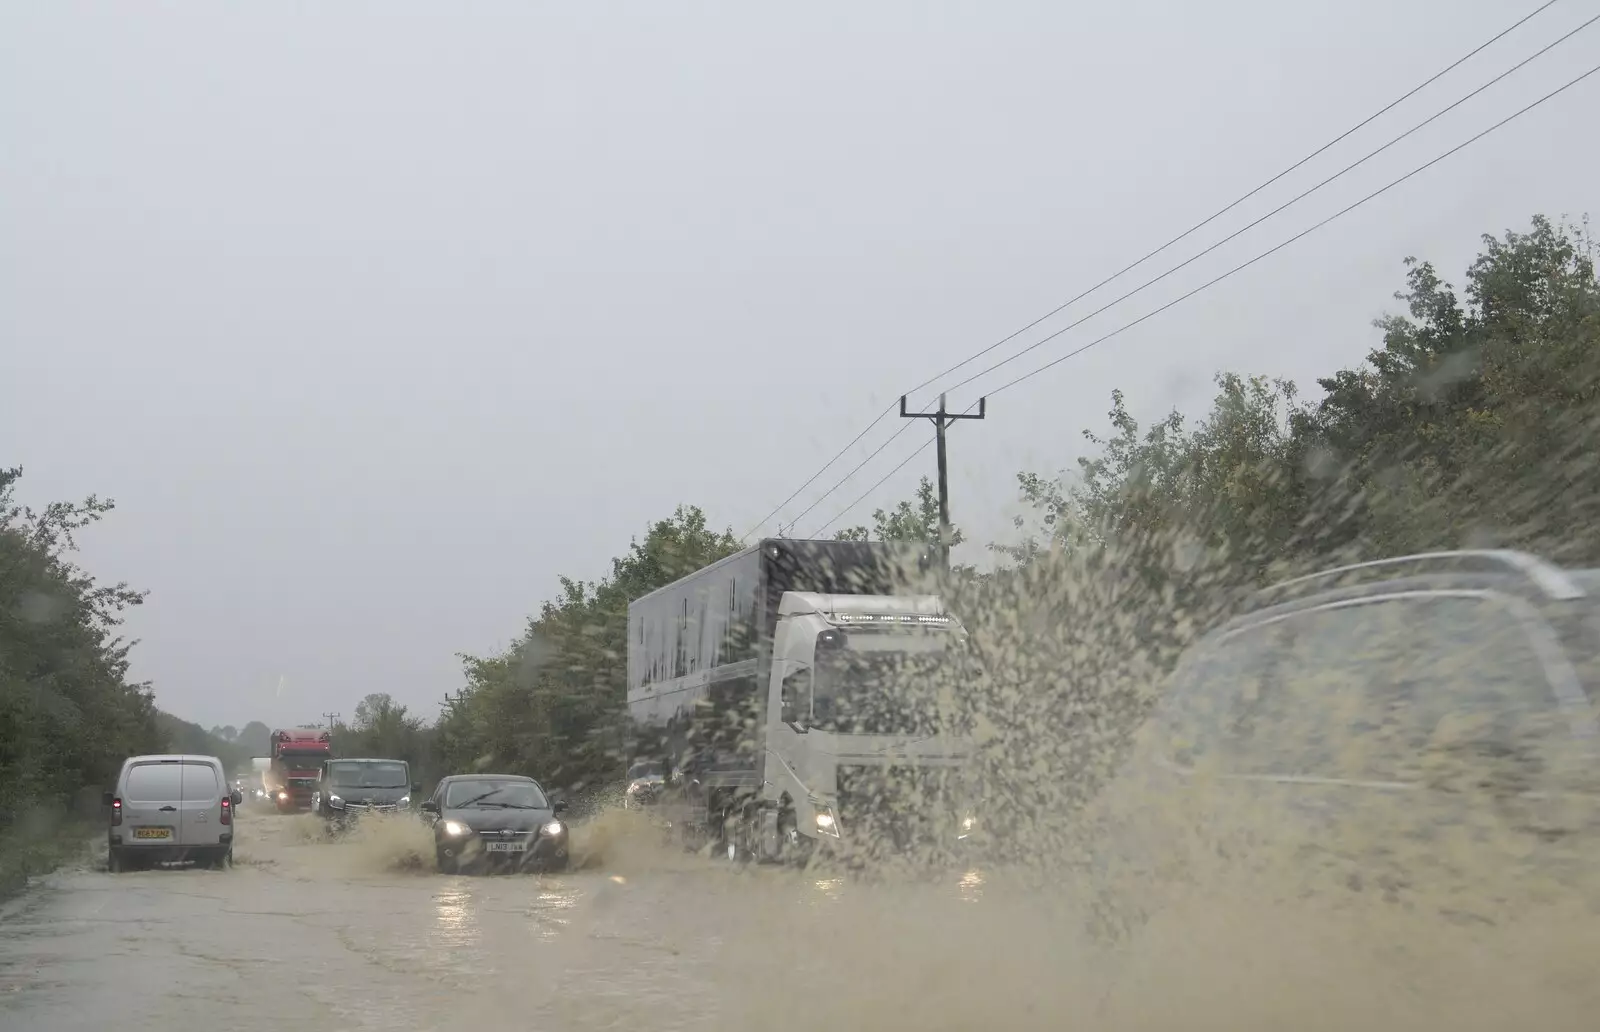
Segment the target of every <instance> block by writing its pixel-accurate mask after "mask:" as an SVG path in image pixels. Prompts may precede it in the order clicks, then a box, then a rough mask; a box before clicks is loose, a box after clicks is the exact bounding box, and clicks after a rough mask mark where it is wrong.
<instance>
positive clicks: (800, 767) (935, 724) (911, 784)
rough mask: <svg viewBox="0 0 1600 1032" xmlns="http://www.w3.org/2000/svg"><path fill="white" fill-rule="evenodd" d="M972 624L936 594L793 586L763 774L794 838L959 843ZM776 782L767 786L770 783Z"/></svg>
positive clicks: (784, 608) (777, 643)
mask: <svg viewBox="0 0 1600 1032" xmlns="http://www.w3.org/2000/svg"><path fill="white" fill-rule="evenodd" d="M965 637H966V635H965V631H964V630H963V629H962V627H961V625H960V624H959V623H958V622H957V621H956V620H955V619H954V618H953V617H952V616H950V615H949V614H948V613H946V612H945V610H944V606H943V603H942V602H941V600H940V599H939V598H938V597H937V596H934V595H912V596H887V595H825V594H819V593H815V592H786V593H784V595H783V597H782V599H781V601H780V603H779V617H778V627H777V632H776V634H775V635H774V640H773V653H772V655H773V661H772V675H771V683H770V686H769V700H768V706H767V714H768V720H769V722H768V733H767V743H768V749H769V755H771V756H772V757H773V758H774V759H775V760H776V761H777V762H776V763H775V764H773V765H772V766H771V767H769V770H768V782H769V784H770V785H772V786H773V788H774V789H776V791H777V793H778V794H779V795H781V796H782V797H784V798H785V799H786V802H787V806H786V807H785V809H786V810H788V811H790V812H791V814H792V818H791V819H792V824H791V825H789V826H787V827H785V828H783V829H782V834H784V835H786V837H788V838H789V839H790V841H791V843H793V842H794V841H795V839H796V837H797V836H805V837H807V838H816V839H819V840H822V841H828V840H831V841H832V842H833V843H835V844H836V845H837V846H840V847H850V848H846V849H845V850H844V851H845V852H855V851H858V849H859V847H861V846H863V845H865V844H866V843H868V842H869V841H870V842H872V843H873V844H875V846H876V847H883V846H892V847H893V848H894V850H895V851H897V852H903V851H904V850H906V849H908V848H911V847H912V846H913V845H914V844H922V845H929V844H932V843H934V842H936V841H939V840H944V841H947V842H956V841H961V840H964V839H966V838H967V837H968V834H969V833H970V832H971V831H972V830H973V825H974V823H975V820H974V816H973V815H972V814H970V813H968V812H967V811H966V809H965V807H964V806H963V803H962V798H961V797H962V796H963V794H964V793H963V791H962V788H961V780H962V776H963V774H964V768H965V766H966V764H967V761H968V759H969V757H970V755H971V752H972V743H971V741H970V740H969V739H968V738H967V737H966V736H963V735H960V734H956V733H952V732H953V731H955V727H954V720H953V718H954V716H955V714H956V713H957V712H958V710H959V708H960V706H959V703H960V699H961V696H962V694H963V693H964V691H965V690H966V689H967V688H969V687H970V685H968V684H967V683H966V682H967V681H968V680H969V678H968V676H967V674H968V671H966V670H965V668H964V663H965V662H966V657H965V654H964V652H963V650H962V647H961V646H962V644H963V642H964V640H965ZM769 791H770V790H769Z"/></svg>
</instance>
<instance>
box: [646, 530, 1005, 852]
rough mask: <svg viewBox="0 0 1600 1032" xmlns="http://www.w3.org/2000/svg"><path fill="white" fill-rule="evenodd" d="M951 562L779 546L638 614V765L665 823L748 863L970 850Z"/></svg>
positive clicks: (655, 597) (960, 654)
mask: <svg viewBox="0 0 1600 1032" xmlns="http://www.w3.org/2000/svg"><path fill="white" fill-rule="evenodd" d="M936 554H937V553H934V552H931V551H929V550H924V549H922V548H920V547H919V548H908V547H905V546H899V545H892V544H888V543H884V542H863V541H802V540H791V539H785V538H776V539H768V540H764V541H761V542H760V543H758V544H756V545H754V546H752V547H750V548H748V549H745V550H744V551H741V552H738V553H736V554H734V555H732V556H729V557H728V558H726V559H723V560H721V561H720V562H717V563H713V564H712V565H710V566H708V567H706V568H704V569H702V570H699V571H697V572H695V573H693V574H690V575H689V576H687V577H684V578H682V579H680V580H678V581H675V582H674V583H672V584H669V585H667V586H666V587H664V588H661V589H659V590H657V591H654V592H652V593H650V594H648V595H645V596H644V597H642V598H640V599H637V600H635V601H634V602H632V603H631V604H630V605H629V607H628V707H629V712H630V715H631V716H632V718H633V724H634V728H635V731H636V733H637V735H638V741H637V742H636V744H635V747H634V757H633V759H634V760H635V761H636V762H641V761H642V762H654V763H659V765H660V769H662V770H663V771H664V772H665V774H666V777H665V784H664V785H662V786H660V787H659V789H657V790H655V791H653V792H652V793H651V795H652V796H653V798H654V806H655V808H656V811H657V812H658V813H659V814H660V815H661V816H662V817H663V818H665V819H666V820H667V821H668V822H669V823H670V824H671V825H672V826H673V827H675V828H677V829H678V830H679V831H680V832H681V833H682V834H683V836H684V840H685V844H687V845H691V846H696V847H704V846H711V847H712V848H713V849H715V850H717V851H718V852H719V853H720V854H722V855H725V856H727V857H728V859H730V860H750V859H753V860H761V861H789V860H804V859H805V858H807V857H809V856H810V855H811V852H812V850H813V849H815V848H816V847H818V846H822V847H825V848H827V849H828V850H830V851H832V852H837V853H841V854H843V855H845V856H847V857H872V856H882V855H884V854H886V853H894V854H906V853H911V852H914V851H919V850H920V851H927V852H929V853H932V854H935V855H937V854H938V853H941V852H943V850H945V849H954V850H961V849H965V848H967V845H968V844H969V843H970V842H971V840H972V838H973V832H974V826H975V823H976V820H977V815H976V814H975V813H974V812H973V811H972V810H971V809H970V808H969V806H968V803H969V801H970V799H971V797H970V795H969V793H968V792H967V790H966V789H965V787H964V786H965V784H966V780H967V777H966V776H967V766H968V760H969V759H970V757H971V754H972V745H971V740H970V737H969V736H968V735H966V734H965V733H963V727H964V724H963V721H962V719H961V718H960V717H959V716H958V715H957V711H958V710H959V709H960V706H959V703H960V701H961V696H962V694H963V689H964V688H966V687H968V685H969V682H970V674H971V671H972V669H973V668H972V667H971V666H970V665H969V663H970V660H969V658H968V653H967V650H966V648H965V633H964V632H963V630H962V628H961V626H960V624H959V623H958V622H957V621H956V620H955V618H954V617H953V616H951V615H950V614H949V613H948V612H946V611H945V608H944V605H943V604H942V602H941V600H940V598H939V597H938V596H937V595H934V594H929V593H926V592H925V591H919V590H918V588H919V586H925V585H927V584H928V583H930V582H931V577H930V576H929V571H930V570H931V562H932V560H933V557H934V556H935V555H936Z"/></svg>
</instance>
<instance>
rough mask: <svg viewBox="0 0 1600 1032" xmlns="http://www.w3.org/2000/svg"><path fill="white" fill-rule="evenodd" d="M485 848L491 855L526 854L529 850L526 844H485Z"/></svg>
mask: <svg viewBox="0 0 1600 1032" xmlns="http://www.w3.org/2000/svg"><path fill="white" fill-rule="evenodd" d="M483 848H484V849H486V850H488V851H489V852H491V853H525V852H527V850H528V844H527V843H526V842H485V843H484V844H483Z"/></svg>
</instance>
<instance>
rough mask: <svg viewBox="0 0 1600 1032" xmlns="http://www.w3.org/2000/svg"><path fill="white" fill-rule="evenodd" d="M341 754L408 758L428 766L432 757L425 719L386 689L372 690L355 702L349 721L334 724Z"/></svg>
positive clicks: (414, 764)
mask: <svg viewBox="0 0 1600 1032" xmlns="http://www.w3.org/2000/svg"><path fill="white" fill-rule="evenodd" d="M334 737H335V740H336V742H337V743H338V749H339V752H340V754H342V755H346V756H357V755H359V756H372V757H381V758H384V759H394V760H405V761H407V762H409V763H411V764H412V765H413V766H418V767H421V766H425V765H426V764H427V761H428V759H429V756H428V742H427V735H426V734H425V733H424V729H423V719H422V718H421V717H417V716H413V715H412V714H411V713H409V712H408V711H407V708H406V707H405V706H403V705H401V704H399V703H397V702H395V701H394V699H393V698H392V697H391V696H390V695H389V694H388V693H386V692H373V693H372V694H370V695H368V696H366V697H365V698H363V699H362V700H361V701H360V702H359V703H357V704H356V709H355V717H354V719H353V721H352V722H351V723H350V724H349V725H340V726H338V727H335V728H334Z"/></svg>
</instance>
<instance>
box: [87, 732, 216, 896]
mask: <svg viewBox="0 0 1600 1032" xmlns="http://www.w3.org/2000/svg"><path fill="white" fill-rule="evenodd" d="M241 796H242V793H240V792H238V791H237V790H230V789H229V788H228V783H227V780H226V779H225V778H224V776H223V771H222V761H221V760H219V759H218V758H217V757H215V756H191V755H164V756H130V757H129V758H128V759H126V760H124V761H122V772H121V773H120V774H118V775H117V787H116V790H115V791H113V792H107V793H106V794H105V803H106V805H107V806H109V807H111V826H110V828H109V829H108V834H109V838H108V841H107V846H108V847H109V853H110V862H109V865H108V866H109V868H110V870H111V871H112V872H113V873H116V872H118V871H123V870H126V869H128V868H131V867H143V866H146V865H148V864H151V863H159V862H162V861H173V860H194V861H196V862H198V863H201V864H204V865H206V866H209V867H226V866H227V865H228V864H230V863H232V862H233V812H234V808H235V807H237V806H238V805H239V804H240V802H242V801H243V800H242V798H241Z"/></svg>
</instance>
